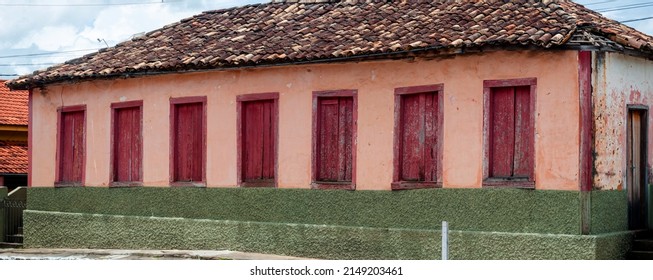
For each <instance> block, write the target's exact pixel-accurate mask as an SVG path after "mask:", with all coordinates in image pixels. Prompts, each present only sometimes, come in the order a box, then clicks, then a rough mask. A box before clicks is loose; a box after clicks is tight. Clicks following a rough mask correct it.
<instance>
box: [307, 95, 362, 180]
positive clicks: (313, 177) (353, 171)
mask: <svg viewBox="0 0 653 280" xmlns="http://www.w3.org/2000/svg"><path fill="white" fill-rule="evenodd" d="M333 97H351V98H352V99H353V101H352V124H351V125H352V127H351V129H352V141H351V150H352V155H351V156H352V158H351V165H352V166H351V181H350V182H345V181H343V182H322V181H317V175H318V174H317V173H318V168H319V162H318V161H317V159H318V157H317V152H318V151H317V150H318V137H319V135H320V134H319V133H320V132H319V131H318V129H320V128H321V126H320V123H319V117H320V116H319V115H318V110H319V108H318V105H319V100H320V99H321V98H333ZM312 102H313V113H312V116H313V119H312V124H313V125H312V130H311V131H312V154H311V167H312V168H311V188H313V189H342V190H355V189H356V139H357V131H358V90H355V89H341V90H325V91H314V92H313V101H312Z"/></svg>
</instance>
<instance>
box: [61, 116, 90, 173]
mask: <svg viewBox="0 0 653 280" xmlns="http://www.w3.org/2000/svg"><path fill="white" fill-rule="evenodd" d="M60 129H61V132H60V133H61V136H60V145H61V146H60V148H59V151H60V153H61V156H60V158H59V159H60V162H59V182H60V183H81V182H82V174H83V168H84V164H83V162H84V136H85V135H84V111H73V112H62V113H61V126H60Z"/></svg>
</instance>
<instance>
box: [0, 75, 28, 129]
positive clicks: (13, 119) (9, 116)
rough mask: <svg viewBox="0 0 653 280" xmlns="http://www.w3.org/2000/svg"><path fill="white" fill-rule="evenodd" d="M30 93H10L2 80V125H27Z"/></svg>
mask: <svg viewBox="0 0 653 280" xmlns="http://www.w3.org/2000/svg"><path fill="white" fill-rule="evenodd" d="M27 98H28V91H26V90H16V91H9V88H8V87H6V86H5V81H3V80H0V125H27Z"/></svg>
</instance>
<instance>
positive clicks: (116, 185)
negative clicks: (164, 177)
mask: <svg viewBox="0 0 653 280" xmlns="http://www.w3.org/2000/svg"><path fill="white" fill-rule="evenodd" d="M142 186H143V182H111V184H109V187H111V188H131V187H142Z"/></svg>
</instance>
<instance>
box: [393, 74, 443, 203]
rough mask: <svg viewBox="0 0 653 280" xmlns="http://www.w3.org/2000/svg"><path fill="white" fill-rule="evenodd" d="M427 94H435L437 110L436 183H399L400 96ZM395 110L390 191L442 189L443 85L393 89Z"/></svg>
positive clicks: (401, 107)
mask: <svg viewBox="0 0 653 280" xmlns="http://www.w3.org/2000/svg"><path fill="white" fill-rule="evenodd" d="M428 92H435V94H436V95H437V96H436V98H437V100H438V108H437V112H436V113H437V118H438V119H437V126H438V131H437V134H436V136H435V137H436V138H437V139H438V141H437V146H436V149H437V154H438V155H437V159H436V160H437V161H438V164H437V165H436V181H435V182H431V181H415V182H413V181H401V180H400V179H401V172H400V170H401V164H402V163H401V158H402V156H403V154H402V148H401V147H400V143H401V141H402V140H401V138H402V135H401V132H402V131H403V125H404V124H403V120H402V118H401V113H402V109H403V106H402V96H404V95H411V94H422V93H428ZM394 95H395V96H394V98H395V108H394V142H393V144H394V147H393V154H394V156H393V172H392V184H391V189H392V190H409V189H425V188H442V182H443V178H442V174H443V172H442V166H443V164H444V160H443V159H444V155H443V148H442V147H443V142H444V84H431V85H420V86H408V87H399V88H395V94H394Z"/></svg>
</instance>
